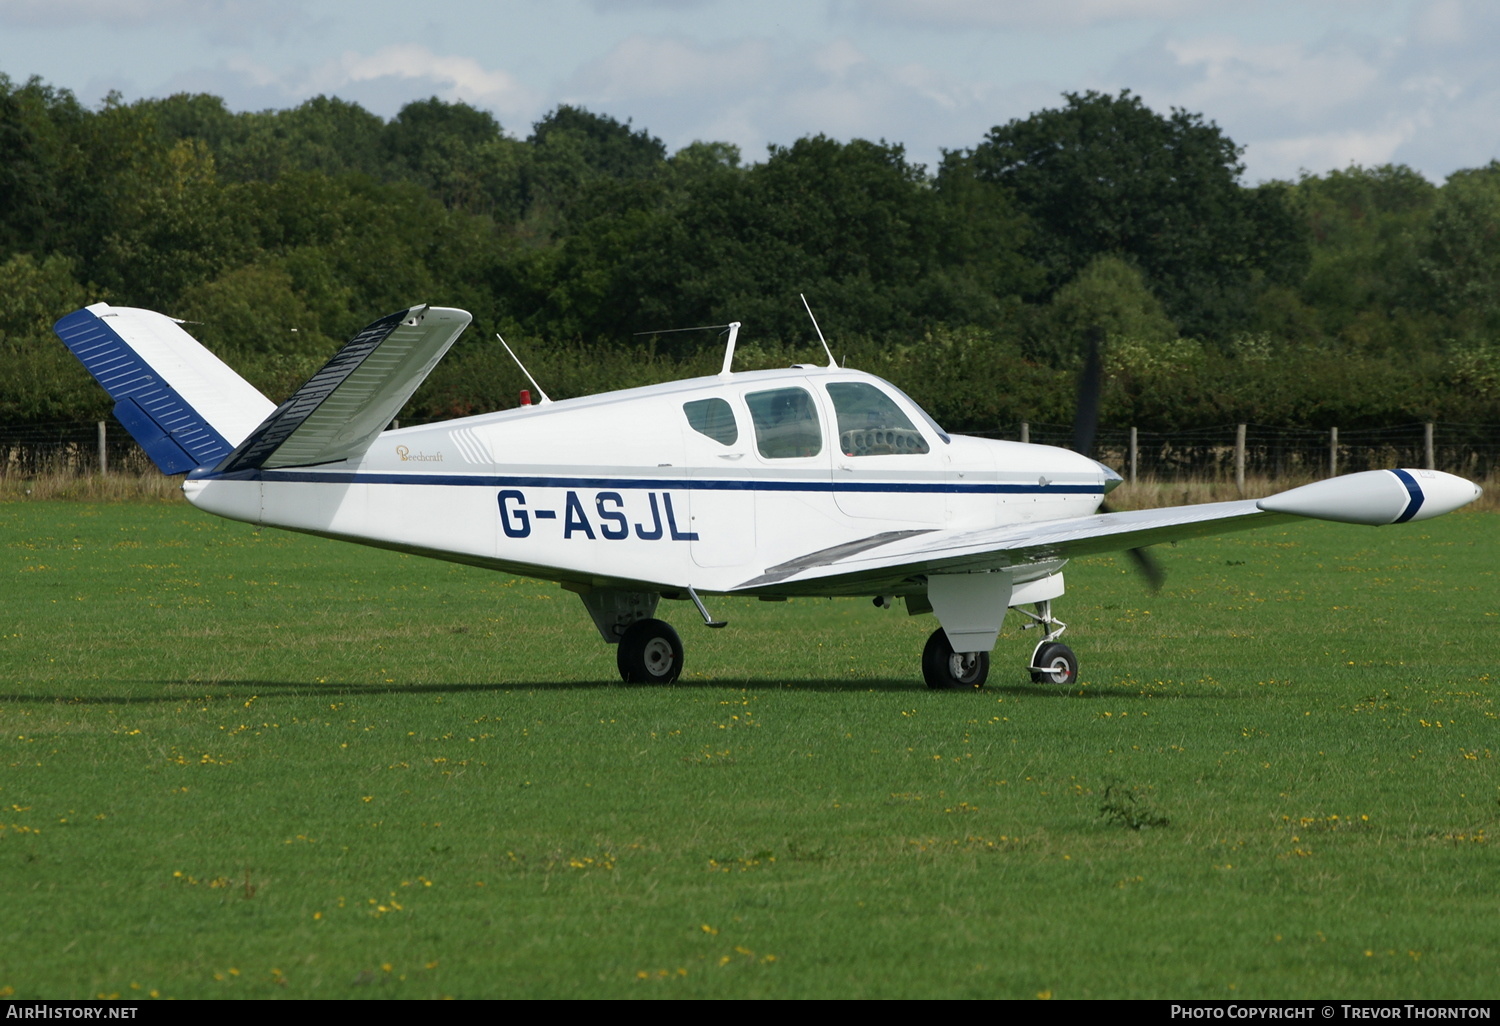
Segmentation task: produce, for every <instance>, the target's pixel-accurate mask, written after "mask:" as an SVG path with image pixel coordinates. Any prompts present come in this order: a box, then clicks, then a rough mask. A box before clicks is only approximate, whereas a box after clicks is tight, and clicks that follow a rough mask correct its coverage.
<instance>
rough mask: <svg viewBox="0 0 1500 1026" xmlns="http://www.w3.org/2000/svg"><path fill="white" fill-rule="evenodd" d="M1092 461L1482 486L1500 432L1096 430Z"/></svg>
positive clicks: (1203, 473) (1190, 473)
mask: <svg viewBox="0 0 1500 1026" xmlns="http://www.w3.org/2000/svg"><path fill="white" fill-rule="evenodd" d="M974 434H980V435H983V436H985V437H989V438H1010V439H1015V440H1023V441H1029V442H1035V443H1039V444H1042V445H1057V446H1061V447H1063V448H1069V447H1071V446H1072V444H1073V428H1072V425H1069V424H1044V423H1029V424H1025V425H1020V424H1018V425H1016V427H1014V428H1012V429H1011V430H1009V431H983V432H974ZM1094 448H1095V453H1094V455H1095V458H1097V459H1098V460H1100V461H1101V462H1103V463H1107V464H1108V465H1109V466H1111V467H1113V468H1114V469H1116V470H1118V471H1119V472H1120V473H1121V474H1123V475H1125V477H1126V479H1127V480H1133V479H1134V478H1136V477H1142V478H1154V479H1156V480H1163V481H1174V480H1188V479H1191V480H1203V479H1209V480H1234V479H1235V477H1236V475H1237V474H1243V475H1249V476H1261V477H1269V478H1272V479H1275V478H1308V477H1328V476H1331V475H1333V474H1348V473H1353V472H1354V471H1357V470H1380V469H1384V468H1388V467H1415V468H1423V467H1427V468H1430V469H1433V470H1446V471H1448V472H1450V473H1454V474H1460V475H1462V476H1464V477H1468V478H1475V479H1482V478H1485V477H1487V476H1488V475H1489V474H1490V473H1491V472H1492V471H1495V470H1497V469H1500V425H1495V424H1463V423H1456V422H1449V421H1433V422H1430V423H1422V422H1417V423H1412V424H1401V425H1397V426H1394V427H1388V428H1359V429H1348V430H1342V431H1341V430H1339V429H1338V428H1330V429H1329V430H1327V431H1313V430H1308V429H1305V428H1283V427H1272V426H1269V425H1265V424H1244V425H1240V424H1223V425H1218V426H1214V427H1205V428H1189V429H1184V430H1181V431H1151V430H1149V429H1146V428H1100V429H1099V431H1098V433H1097V434H1096V436H1095V442H1094Z"/></svg>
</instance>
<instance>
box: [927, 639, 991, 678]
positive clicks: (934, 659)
mask: <svg viewBox="0 0 1500 1026" xmlns="http://www.w3.org/2000/svg"><path fill="white" fill-rule="evenodd" d="M989 675H990V654H989V653H988V652H955V651H953V645H952V644H951V643H950V642H949V641H948V635H947V633H946V632H944V630H943V629H942V628H941V627H939V628H938V629H937V630H935V631H933V632H932V636H931V637H930V638H928V639H927V647H926V648H924V649H922V679H923V680H925V681H926V682H927V686H928V687H930V688H932V689H933V690H934V691H948V690H952V689H957V688H982V687H984V681H985V678H986V677H988V676H989Z"/></svg>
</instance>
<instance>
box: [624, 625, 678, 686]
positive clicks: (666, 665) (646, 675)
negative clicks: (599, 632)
mask: <svg viewBox="0 0 1500 1026" xmlns="http://www.w3.org/2000/svg"><path fill="white" fill-rule="evenodd" d="M615 662H616V664H617V665H618V666H619V667H620V677H621V679H622V680H624V681H625V683H627V684H670V683H672V682H673V681H674V680H676V679H677V676H678V674H680V673H682V639H681V638H679V637H678V636H677V632H676V631H674V630H673V629H672V625H671V624H669V623H666V622H664V621H662V620H652V619H648V620H637V621H636V622H635V623H633V624H631V625H630V626H629V627H627V628H625V633H624V634H622V635H620V647H619V648H618V649H617V650H616V652H615Z"/></svg>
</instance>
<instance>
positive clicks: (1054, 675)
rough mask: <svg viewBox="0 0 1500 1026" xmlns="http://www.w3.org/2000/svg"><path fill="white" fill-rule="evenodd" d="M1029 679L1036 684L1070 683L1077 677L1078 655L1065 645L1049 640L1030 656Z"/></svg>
mask: <svg viewBox="0 0 1500 1026" xmlns="http://www.w3.org/2000/svg"><path fill="white" fill-rule="evenodd" d="M1031 665H1032V666H1033V667H1036V666H1040V667H1041V669H1040V670H1037V669H1033V670H1032V671H1031V679H1032V681H1033V682H1035V683H1037V684H1072V683H1073V682H1074V681H1076V680H1077V679H1078V657H1077V656H1075V655H1074V654H1073V650H1072V649H1071V648H1069V647H1068V646H1067V645H1063V644H1059V643H1058V642H1055V641H1054V642H1051V643H1050V644H1046V645H1043V646H1042V647H1041V648H1039V649H1037V650H1036V653H1035V654H1034V655H1033V656H1032V657H1031Z"/></svg>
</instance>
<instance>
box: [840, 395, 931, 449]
mask: <svg viewBox="0 0 1500 1026" xmlns="http://www.w3.org/2000/svg"><path fill="white" fill-rule="evenodd" d="M828 397H829V398H830V399H832V400H833V408H834V410H835V411H837V413H838V418H839V448H840V449H841V450H843V453H844V455H845V456H891V455H895V454H897V453H902V454H906V455H919V454H921V453H924V452H927V451H928V446H927V439H925V438H923V437H922V433H921V432H920V431H918V430H917V429H916V427H915V426H913V425H912V422H911V419H910V418H909V417H907V415H906V414H904V413H902V412H901V407H899V406H897V405H896V403H895V401H894V400H893V399H891V397H890V396H888V395H886V394H885V393H884V392H882V391H881V390H880V389H878V388H876V387H875V386H874V385H867V384H865V383H864V382H863V381H841V382H836V383H834V384H830V385H829V386H828Z"/></svg>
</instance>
